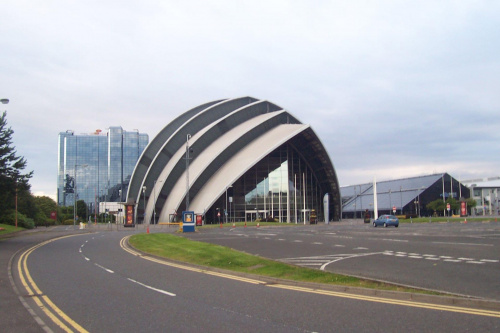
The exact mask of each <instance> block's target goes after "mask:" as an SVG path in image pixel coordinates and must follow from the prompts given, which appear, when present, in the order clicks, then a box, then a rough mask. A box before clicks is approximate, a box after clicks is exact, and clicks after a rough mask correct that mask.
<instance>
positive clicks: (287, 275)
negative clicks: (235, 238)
mask: <svg viewBox="0 0 500 333" xmlns="http://www.w3.org/2000/svg"><path fill="white" fill-rule="evenodd" d="M129 243H130V245H132V246H133V247H135V248H136V249H138V250H140V251H143V252H146V253H149V254H152V255H155V256H159V257H163V258H168V259H173V260H177V261H182V262H187V263H191V264H196V265H201V266H207V267H213V268H220V269H225V270H230V271H236V272H242V273H249V274H256V275H262V276H267V277H273V278H280V279H287V280H293V281H304V282H315V283H326V284H335V285H342V286H349V287H362V288H372V289H383V290H393V291H404V292H413V293H415V292H419V293H428V294H436V293H432V292H427V291H421V290H416V289H411V288H404V287H399V286H394V285H390V284H385V283H380V282H375V281H370V280H364V279H359V278H356V277H352V276H346V275H340V274H333V273H329V272H325V271H320V270H316V269H310V268H304V267H298V266H293V265H288V264H285V263H282V262H278V261H274V260H270V259H266V258H262V257H259V256H254V255H250V254H247V253H244V252H240V251H236V250H234V249H231V248H228V247H225V246H220V245H214V244H208V243H203V242H197V241H192V240H189V239H186V238H184V237H180V236H176V235H172V234H162V233H155V234H136V235H133V236H132V237H130V239H129Z"/></svg>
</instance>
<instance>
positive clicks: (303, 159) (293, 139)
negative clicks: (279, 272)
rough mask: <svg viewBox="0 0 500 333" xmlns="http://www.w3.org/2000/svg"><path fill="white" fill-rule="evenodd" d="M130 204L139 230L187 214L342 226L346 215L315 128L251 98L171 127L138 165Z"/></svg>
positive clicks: (209, 219) (197, 112) (213, 219)
mask: <svg viewBox="0 0 500 333" xmlns="http://www.w3.org/2000/svg"><path fill="white" fill-rule="evenodd" d="M327 194H328V196H326V195H327ZM325 197H327V198H328V200H326V199H325ZM127 203H129V204H130V205H135V207H136V217H137V219H136V221H137V222H138V223H143V221H146V223H156V222H159V223H162V222H171V221H174V220H176V219H178V218H179V216H181V213H182V211H186V210H188V211H193V212H194V213H195V214H196V215H197V217H200V218H201V217H202V218H203V220H204V222H205V223H219V222H233V221H237V222H243V221H255V220H257V219H259V220H271V221H276V222H288V223H309V222H310V221H311V217H313V218H314V217H315V216H316V218H317V219H318V220H319V221H325V219H326V220H328V221H338V220H339V219H340V212H341V210H340V208H341V207H340V191H339V187H338V180H337V175H336V173H335V170H334V168H333V163H332V162H331V160H330V157H329V156H328V154H327V152H326V149H325V148H324V147H323V145H322V143H321V141H320V140H319V138H318V136H317V135H316V133H315V132H314V131H313V130H312V128H311V126H310V125H308V124H303V123H302V122H300V121H299V120H298V119H297V118H295V117H294V116H293V115H292V114H291V113H289V112H288V111H287V110H285V109H283V108H282V107H280V106H278V105H276V104H274V103H272V102H269V101H267V100H261V99H256V98H253V97H248V96H247V97H240V98H232V99H224V100H217V101H212V102H208V103H205V104H203V105H200V106H197V107H195V108H193V109H190V110H188V111H186V112H184V113H183V114H181V115H179V116H178V117H177V118H175V119H174V120H173V121H172V122H170V123H169V124H167V125H166V126H165V127H164V128H163V130H161V131H160V132H159V133H158V135H157V136H156V137H155V138H153V139H152V141H151V143H150V144H149V145H148V147H147V148H146V149H145V151H144V154H143V155H142V156H141V158H140V160H139V161H138V162H137V166H136V169H135V170H134V173H133V175H132V178H131V181H130V187H129V190H128V193H127Z"/></svg>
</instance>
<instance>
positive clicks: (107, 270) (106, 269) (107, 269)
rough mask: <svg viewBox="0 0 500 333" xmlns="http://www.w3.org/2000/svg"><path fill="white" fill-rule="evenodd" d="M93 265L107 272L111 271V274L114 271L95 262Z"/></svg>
mask: <svg viewBox="0 0 500 333" xmlns="http://www.w3.org/2000/svg"><path fill="white" fill-rule="evenodd" d="M94 265H96V266H97V267H99V268H101V269H104V270H105V271H106V272H108V273H111V274H113V273H114V272H113V271H112V270H110V269H109V268H106V267H104V266H101V265H99V264H96V263H94Z"/></svg>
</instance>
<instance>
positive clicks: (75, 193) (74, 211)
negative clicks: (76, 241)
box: [73, 163, 89, 226]
mask: <svg viewBox="0 0 500 333" xmlns="http://www.w3.org/2000/svg"><path fill="white" fill-rule="evenodd" d="M88 166H89V165H88V164H76V163H75V179H74V181H75V184H74V185H75V188H74V191H73V192H74V193H73V197H74V204H73V226H75V225H76V202H77V198H78V194H77V190H76V169H77V167H83V168H86V167H88Z"/></svg>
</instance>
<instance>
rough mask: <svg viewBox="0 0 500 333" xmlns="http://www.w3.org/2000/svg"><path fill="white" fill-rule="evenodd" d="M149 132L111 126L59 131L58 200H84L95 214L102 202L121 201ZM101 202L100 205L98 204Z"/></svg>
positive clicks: (65, 202) (70, 202) (61, 202)
mask: <svg viewBox="0 0 500 333" xmlns="http://www.w3.org/2000/svg"><path fill="white" fill-rule="evenodd" d="M148 141H149V138H148V135H147V134H144V133H139V131H137V130H136V131H132V132H128V131H124V130H123V129H122V128H121V127H119V126H116V127H110V128H109V129H107V131H106V132H102V131H101V130H97V131H95V132H94V133H91V134H80V135H75V134H74V133H73V131H66V132H61V133H59V144H58V162H57V166H58V175H57V201H58V204H59V205H61V206H73V204H74V202H75V198H76V199H77V200H84V201H85V203H86V204H87V205H88V207H89V210H90V211H91V212H92V213H93V212H94V210H97V209H95V207H99V202H121V201H123V199H124V198H125V195H126V193H127V188H128V183H129V181H130V177H131V175H132V172H133V170H134V167H135V164H136V163H137V161H138V159H139V157H140V156H141V154H142V151H143V150H144V148H145V147H146V146H147V145H148ZM96 205H97V206H96Z"/></svg>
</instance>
